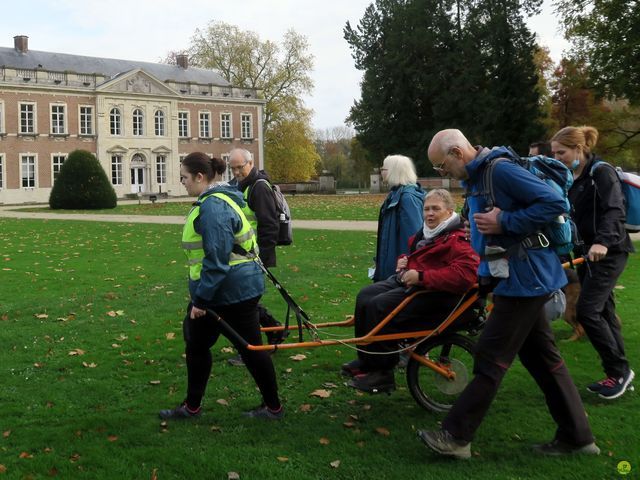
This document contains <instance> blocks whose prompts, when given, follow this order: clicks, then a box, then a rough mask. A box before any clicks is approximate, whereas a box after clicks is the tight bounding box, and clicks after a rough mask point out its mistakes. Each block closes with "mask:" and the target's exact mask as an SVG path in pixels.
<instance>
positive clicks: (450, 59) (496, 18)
mask: <svg viewBox="0 0 640 480" xmlns="http://www.w3.org/2000/svg"><path fill="white" fill-rule="evenodd" d="M540 3H541V1H540V0H528V1H519V0H475V1H474V0H458V1H453V0H404V1H403V0H377V1H376V2H375V4H371V5H370V6H369V7H368V8H367V9H366V11H365V14H364V16H363V18H362V19H361V20H360V23H359V24H358V26H357V28H355V29H354V28H353V27H351V25H350V24H349V23H347V25H346V27H345V30H344V34H345V39H346V40H347V42H348V43H349V45H350V46H351V49H352V54H353V58H354V60H355V64H356V68H358V69H360V70H363V71H364V76H363V81H362V91H361V99H360V100H359V101H357V102H356V103H355V104H354V105H353V107H352V109H351V112H350V116H349V120H350V121H351V122H352V123H353V125H354V127H355V129H356V132H357V138H358V140H359V141H360V142H361V143H362V145H363V147H365V148H366V149H367V150H368V151H370V152H372V153H373V154H375V155H377V156H379V159H380V160H381V159H382V158H383V157H384V156H385V155H387V154H390V153H404V154H407V155H409V156H411V157H412V158H413V159H414V160H415V162H416V166H417V167H418V172H419V173H420V174H425V173H427V172H428V171H430V166H429V164H428V163H427V158H426V150H427V145H428V142H429V141H430V140H431V137H432V136H433V134H434V133H435V132H436V131H438V130H440V129H442V128H452V127H457V128H460V129H461V130H463V131H464V132H465V133H466V134H467V135H468V136H469V138H470V139H471V140H473V141H475V142H478V143H483V144H486V145H490V144H507V145H512V146H513V147H514V148H516V149H519V150H523V149H525V148H526V147H527V145H528V143H529V142H530V141H532V140H535V139H538V138H541V137H542V136H543V135H544V128H543V126H542V124H541V117H542V113H541V105H540V104H539V91H538V89H537V83H538V75H537V72H536V65H535V63H534V54H535V52H536V48H537V47H536V45H535V42H534V36H533V35H532V34H531V32H529V30H528V29H527V27H526V25H525V23H524V19H523V13H524V12H535V11H536V10H537V9H538V8H539V6H540Z"/></svg>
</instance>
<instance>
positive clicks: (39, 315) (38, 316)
mask: <svg viewBox="0 0 640 480" xmlns="http://www.w3.org/2000/svg"><path fill="white" fill-rule="evenodd" d="M33 316H34V317H36V318H49V315H47V314H46V313H36V314H34V315H33Z"/></svg>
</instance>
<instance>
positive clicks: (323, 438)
mask: <svg viewBox="0 0 640 480" xmlns="http://www.w3.org/2000/svg"><path fill="white" fill-rule="evenodd" d="M319 441H320V445H329V444H330V443H331V440H329V439H328V438H325V437H322V438H321V439H320V440H319Z"/></svg>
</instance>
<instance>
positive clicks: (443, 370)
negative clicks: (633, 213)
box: [247, 257, 584, 379]
mask: <svg viewBox="0 0 640 480" xmlns="http://www.w3.org/2000/svg"><path fill="white" fill-rule="evenodd" d="M582 262H584V258H582V257H581V258H577V259H575V260H573V261H572V262H566V263H564V264H563V265H562V266H563V267H564V268H568V267H569V266H570V265H571V264H573V265H578V264H580V263H582ZM470 292H472V293H470ZM424 293H427V291H426V290H420V291H417V292H415V293H412V294H411V295H409V296H408V297H407V298H405V299H404V300H403V301H402V302H401V303H400V304H399V305H398V306H397V307H396V308H394V309H393V310H392V311H391V312H390V313H389V314H388V315H387V316H386V317H385V318H384V319H383V320H382V321H381V322H380V323H379V324H378V325H376V326H375V327H374V328H373V329H372V330H371V331H370V332H369V333H368V334H367V335H364V336H362V337H354V338H348V339H345V340H316V341H308V342H295V343H283V344H279V345H251V344H249V345H248V346H247V348H248V349H249V350H256V351H269V352H272V351H276V350H289V349H294V348H313V347H325V346H328V345H341V344H356V345H368V344H370V343H375V342H381V341H384V340H403V339H407V338H424V337H432V336H437V335H440V334H442V332H443V331H445V330H447V328H448V327H449V326H450V325H451V324H452V323H453V322H455V321H456V320H457V319H458V318H459V317H460V315H462V314H463V313H464V312H465V311H466V310H467V309H468V308H469V307H470V306H472V305H473V304H474V303H475V302H476V300H478V298H479V294H478V286H477V285H475V286H474V287H472V289H471V290H469V291H468V292H467V293H465V295H464V297H467V298H466V300H465V301H464V302H462V304H460V305H459V306H458V308H456V309H455V311H453V312H452V314H451V315H450V316H449V317H448V318H447V319H446V320H445V321H444V322H443V323H442V324H441V325H439V326H438V327H437V328H435V329H430V330H419V331H414V332H402V333H389V334H381V335H378V332H379V331H380V330H382V329H383V328H384V327H385V325H387V324H388V323H389V322H390V321H391V320H392V319H393V318H394V317H395V316H396V315H397V314H398V313H399V312H400V311H401V310H402V309H403V308H404V307H405V305H407V304H408V303H409V302H411V301H412V300H413V299H414V298H415V297H416V296H418V295H422V294H424ZM492 307H493V305H491V304H490V305H487V311H491V308H492ZM353 324H354V319H353V316H351V317H350V318H348V319H347V320H344V321H342V322H327V323H319V324H311V328H327V327H349V326H352V325H353ZM297 328H298V327H297V326H296V325H289V327H288V329H289V330H295V329H297ZM284 329H285V327H284V326H279V327H262V328H261V329H260V330H261V331H263V332H275V331H282V330H284ZM411 357H412V358H413V359H415V360H416V361H418V362H420V363H421V364H423V365H425V366H426V367H428V368H430V369H432V370H433V371H435V372H437V373H439V374H440V375H442V376H444V377H446V378H448V379H454V378H455V373H454V372H453V371H452V370H451V369H450V368H449V367H448V366H447V365H446V364H442V363H438V362H434V361H433V360H431V359H429V358H426V357H424V356H420V355H416V354H415V353H414V352H413V351H412V352H411Z"/></svg>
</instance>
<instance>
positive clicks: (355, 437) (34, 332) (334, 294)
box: [0, 196, 640, 480]
mask: <svg viewBox="0 0 640 480" xmlns="http://www.w3.org/2000/svg"><path fill="white" fill-rule="evenodd" d="M298 198H302V196H296V200H297V199H298ZM322 198H323V199H324V198H325V197H322ZM326 198H330V197H326ZM292 200H293V199H292ZM292 203H293V202H292ZM179 235H180V227H179V226H171V225H168V226H165V225H127V224H100V223H93V222H64V221H30V220H29V221H27V220H12V219H11V220H10V219H0V254H1V255H0V261H1V262H2V264H3V265H2V267H3V268H2V273H1V275H2V277H1V289H2V290H1V295H0V332H2V333H0V335H1V337H0V339H1V341H0V368H1V371H2V387H1V388H0V405H2V415H0V432H2V436H1V437H0V466H1V467H0V478H11V479H14V478H15V479H30V478H34V479H35V478H48V477H58V478H86V479H120V478H122V479H130V478H136V479H138V478H141V479H143V478H157V479H163V480H164V479H185V478H198V477H199V478H212V479H226V478H228V472H237V473H238V474H239V475H240V478H241V479H326V478H336V479H349V480H353V479H370V478H380V479H405V478H434V479H439V480H447V479H456V480H459V479H462V478H474V479H502V478H509V479H556V478H558V479H571V478H576V479H591V478H606V479H609V478H619V477H620V475H619V474H618V473H617V472H616V465H617V464H618V462H619V461H621V460H627V461H629V462H630V463H631V466H632V473H631V475H628V476H627V477H626V478H637V472H638V470H639V469H640V463H639V462H640V447H639V446H638V441H637V433H636V429H637V426H638V424H639V419H640V413H638V412H639V407H640V404H639V401H638V394H637V392H633V393H629V394H627V395H625V396H624V397H622V398H621V399H619V400H616V401H613V402H608V403H607V402H605V401H599V400H597V399H596V398H594V397H593V396H591V395H589V394H587V393H586V392H585V393H583V395H582V396H583V399H584V401H585V405H586V408H587V411H588V414H589V418H590V420H591V424H592V427H593V430H594V432H595V435H596V436H597V440H598V444H599V445H600V446H601V448H602V449H603V455H601V456H600V457H597V458H562V459H546V458H539V457H535V456H532V455H531V453H530V450H529V445H530V444H531V443H534V442H539V441H545V440H549V439H550V438H551V437H552V435H553V422H552V421H551V419H550V418H549V415H548V413H547V411H546V409H545V407H544V402H543V398H542V395H541V393H540V391H539V390H538V388H537V387H536V386H535V385H534V383H533V381H532V380H531V379H530V377H529V376H528V375H527V374H526V373H525V372H524V370H523V369H522V367H521V366H520V365H515V366H514V368H513V369H512V370H511V371H510V372H509V374H508V375H507V377H506V378H505V381H504V382H503V385H502V388H501V390H500V392H499V394H498V397H497V398H496V401H495V402H494V405H493V406H492V409H491V411H490V413H489V415H488V417H487V419H486V421H485V422H484V423H483V425H482V427H481V428H480V430H479V432H478V436H477V438H476V441H475V442H474V444H473V447H472V450H473V452H474V458H473V459H472V460H470V461H468V462H452V461H445V460H442V459H438V458H436V457H434V456H432V455H431V454H429V453H428V452H427V451H426V450H425V448H424V447H423V445H422V444H421V443H420V442H419V441H418V440H417V439H416V437H415V430H416V429H417V428H425V427H427V428H431V427H436V426H437V422H438V421H439V420H441V418H442V415H438V414H433V413H430V412H427V411H425V410H422V409H421V408H419V407H418V406H417V405H416V404H415V403H414V401H413V400H412V398H411V397H410V395H409V393H408V391H407V390H406V388H405V387H404V378H403V376H402V373H401V372H398V374H397V377H396V378H397V381H398V385H399V386H400V388H399V390H398V391H397V392H395V393H394V394H393V395H390V396H387V395H382V396H367V395H360V394H358V393H357V392H355V391H353V390H351V389H349V388H347V387H345V386H344V385H343V382H344V381H343V379H342V378H341V377H340V376H339V375H338V373H337V372H338V369H339V366H340V364H341V363H343V362H344V361H346V360H350V359H351V358H352V357H353V353H352V352H351V351H350V350H349V349H348V348H346V347H340V348H335V347H325V348H320V349H307V350H295V351H281V352H279V353H278V354H276V355H275V356H274V361H275V364H276V370H277V372H278V381H279V385H280V391H281V395H282V397H283V400H284V402H285V406H286V411H287V415H286V417H285V419H284V420H283V421H282V422H278V423H267V422H262V421H255V420H251V419H245V418H242V417H241V416H240V413H241V412H242V411H243V410H246V409H249V408H252V407H254V406H255V405H256V404H257V402H258V401H259V400H258V395H257V392H256V390H255V387H254V384H253V382H252V381H251V380H250V378H249V376H248V374H247V372H246V370H245V369H242V368H235V367H231V366H229V365H228V364H227V363H226V362H225V360H226V359H227V358H229V357H230V356H232V355H233V353H232V352H230V351H229V350H228V348H226V347H227V345H228V344H227V342H226V341H221V342H219V343H218V344H217V345H216V346H215V347H214V349H213V353H214V361H215V364H214V370H213V375H212V379H211V381H210V384H209V388H208V391H207V395H206V398H205V404H204V415H203V416H202V418H200V419H198V420H197V421H194V422H182V423H181V422H169V423H168V426H167V427H166V428H164V427H163V426H162V425H161V422H160V420H159V419H158V418H157V411H158V410H159V409H161V408H167V407H172V406H175V405H176V404H178V403H179V402H180V401H181V400H182V399H183V395H184V388H185V377H186V370H185V368H184V359H183V358H182V353H183V344H182V340H181V320H182V315H183V309H184V307H185V305H186V301H187V291H186V285H185V276H186V269H185V267H184V266H183V257H182V253H181V252H180V250H179V246H178V245H179ZM374 242H375V234H373V233H360V232H319V231H304V230H298V231H296V242H295V244H294V245H293V246H291V247H285V248H280V249H279V252H278V254H279V257H278V260H279V265H280V266H279V267H278V268H277V269H275V270H274V273H275V274H276V276H277V277H278V278H279V279H280V280H281V281H282V283H283V284H284V285H285V286H286V287H287V288H288V289H289V291H290V292H291V294H292V295H293V296H294V297H295V298H296V300H297V301H298V302H299V303H300V304H301V305H302V306H303V308H304V309H305V310H306V311H307V312H308V313H309V314H310V316H311V317H312V319H313V320H314V321H316V322H321V321H334V320H335V321H337V320H341V319H343V318H344V315H346V314H349V313H351V311H352V308H353V300H354V298H355V295H356V293H357V292H358V290H359V289H360V288H361V287H362V286H363V285H366V284H367V282H368V280H367V278H366V268H367V267H368V266H369V265H370V263H371V260H370V259H371V257H372V256H373V252H374ZM639 268H640V262H639V261H638V259H637V258H636V257H633V258H632V261H631V263H630V265H629V267H628V269H627V271H626V272H625V275H624V277H623V279H622V281H621V286H624V287H625V288H624V289H622V288H621V289H619V290H618V294H619V297H618V298H619V311H620V314H621V317H622V319H623V322H624V332H625V340H626V346H627V351H628V354H629V356H630V360H631V362H632V365H636V370H637V371H638V370H640V366H638V365H640V363H639V360H640V359H639V358H638V347H639V346H640V339H639V333H640V327H639V326H638V325H637V323H635V322H634V317H635V316H634V313H635V312H636V311H637V310H638V309H639V308H640V301H639V300H638V299H637V294H636V292H638V291H639V289H640V285H639V282H640V273H639V271H638V270H639ZM265 303H266V304H267V305H268V306H269V307H270V308H271V309H272V310H273V311H275V312H276V314H277V316H280V317H281V316H282V314H283V311H284V307H283V305H282V302H281V301H280V300H279V298H278V296H277V293H276V292H275V289H274V288H273V287H271V288H269V290H268V292H267V295H266V297H265ZM555 328H556V330H557V334H558V337H560V338H566V337H568V336H569V334H570V329H569V327H568V326H567V325H565V324H564V323H560V322H558V323H556V324H555ZM335 333H338V334H341V335H346V336H349V335H350V334H351V332H350V331H348V330H346V329H341V330H336V331H335ZM326 335H328V333H327V334H326ZM561 349H562V351H563V354H564V356H565V360H566V361H567V363H568V364H569V367H570V369H571V371H572V373H573V376H574V379H575V381H576V383H577V384H578V385H579V386H580V390H581V392H584V385H585V384H587V383H588V382H591V381H593V380H595V379H598V378H600V377H601V375H602V373H601V370H600V367H599V361H598V358H597V356H596V354H595V353H594V351H593V348H592V347H591V346H590V344H589V343H588V342H587V341H581V342H578V343H564V342H563V343H561ZM297 353H303V354H304V355H306V359H304V360H302V361H294V360H292V359H291V358H289V357H290V356H292V355H294V354H297ZM639 373H640V372H639ZM316 389H326V390H329V391H330V392H331V395H330V396H329V397H328V398H318V397H314V396H310V394H311V393H312V392H313V391H314V390H316ZM307 405H308V407H307ZM387 433H388V435H387ZM338 460H339V461H340V463H339V465H338V466H337V468H334V467H332V466H331V463H332V462H335V461H338ZM334 465H335V464H334Z"/></svg>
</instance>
